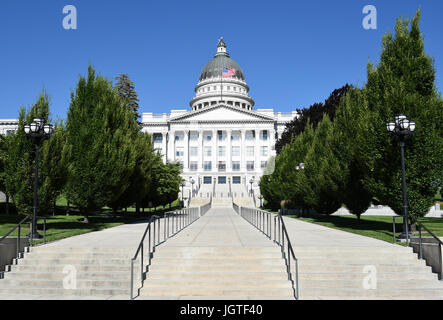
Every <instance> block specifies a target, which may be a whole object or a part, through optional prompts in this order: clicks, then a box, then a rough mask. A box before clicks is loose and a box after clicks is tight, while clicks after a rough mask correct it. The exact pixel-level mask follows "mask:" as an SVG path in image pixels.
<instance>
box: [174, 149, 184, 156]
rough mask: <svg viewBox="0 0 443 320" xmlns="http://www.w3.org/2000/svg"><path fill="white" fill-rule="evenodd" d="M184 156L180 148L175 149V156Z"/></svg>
mask: <svg viewBox="0 0 443 320" xmlns="http://www.w3.org/2000/svg"><path fill="white" fill-rule="evenodd" d="M184 155H185V152H184V150H183V148H182V147H177V148H175V156H177V157H183V156H184Z"/></svg>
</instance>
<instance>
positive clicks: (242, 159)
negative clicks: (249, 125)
mask: <svg viewBox="0 0 443 320" xmlns="http://www.w3.org/2000/svg"><path fill="white" fill-rule="evenodd" d="M240 135H241V146H240V171H241V172H245V171H246V161H245V160H246V155H245V150H246V148H245V140H246V130H244V129H242V130H241V132H240Z"/></svg>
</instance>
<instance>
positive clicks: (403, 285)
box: [299, 278, 443, 293]
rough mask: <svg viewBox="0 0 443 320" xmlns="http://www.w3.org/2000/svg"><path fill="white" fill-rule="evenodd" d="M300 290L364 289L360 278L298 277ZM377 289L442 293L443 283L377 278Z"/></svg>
mask: <svg viewBox="0 0 443 320" xmlns="http://www.w3.org/2000/svg"><path fill="white" fill-rule="evenodd" d="M299 284H300V291H302V292H303V291H304V290H305V289H312V288H331V289H334V288H335V289H336V290H341V289H345V288H348V289H359V288H361V289H364V286H363V278H362V279H361V280H303V279H299ZM377 289H391V290H397V289H438V290H441V292H442V293H443V283H440V281H438V280H409V281H406V280H386V279H385V280H381V279H378V278H377Z"/></svg>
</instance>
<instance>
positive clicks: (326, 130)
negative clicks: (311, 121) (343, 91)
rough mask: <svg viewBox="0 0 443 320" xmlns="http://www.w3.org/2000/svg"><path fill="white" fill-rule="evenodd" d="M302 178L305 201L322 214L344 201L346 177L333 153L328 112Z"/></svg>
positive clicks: (334, 208)
mask: <svg viewBox="0 0 443 320" xmlns="http://www.w3.org/2000/svg"><path fill="white" fill-rule="evenodd" d="M304 165H305V170H303V172H302V173H301V181H303V182H305V183H303V187H304V188H305V197H304V202H305V203H306V204H308V205H309V206H310V207H312V208H313V209H315V210H316V211H317V212H318V213H320V214H332V213H334V212H335V211H337V210H338V209H339V208H340V207H341V204H342V197H341V196H342V194H341V191H342V190H343V178H342V176H341V172H340V165H339V162H338V159H337V158H336V157H335V155H334V152H333V126H332V123H331V120H330V119H329V117H328V116H327V115H324V117H323V120H322V121H321V122H320V123H319V125H318V127H317V130H316V131H315V135H314V139H313V142H312V146H311V147H310V149H309V151H308V152H307V154H306V158H305V162H304Z"/></svg>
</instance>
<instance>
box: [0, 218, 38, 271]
mask: <svg viewBox="0 0 443 320" xmlns="http://www.w3.org/2000/svg"><path fill="white" fill-rule="evenodd" d="M36 218H37V219H44V222H43V244H45V243H46V217H39V216H36ZM29 219H30V216H26V217H25V218H23V219H22V220H21V221H20V222H19V223H18V224H17V225H15V226H14V227H13V228H12V229H11V230H9V232H8V233H7V234H6V235H4V236H3V237H2V238H1V239H0V242H2V241H3V240H5V239H6V238H7V237H8V236H9V235H10V234H11V233H13V232H14V231H15V230H17V229H18V231H17V245H16V256H15V259H16V263H18V261H17V260H18V259H20V240H21V228H22V224H23V223H25V222H26V221H28V220H29ZM30 240H31V241H30V246H31V247H32V246H33V240H34V239H33V237H32V228H31V238H30ZM3 278H4V271H0V279H3Z"/></svg>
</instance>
